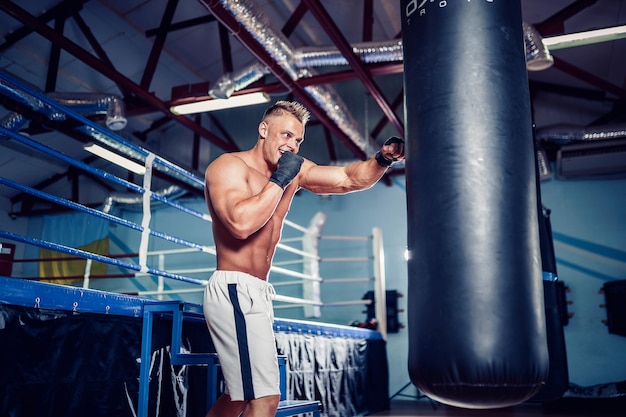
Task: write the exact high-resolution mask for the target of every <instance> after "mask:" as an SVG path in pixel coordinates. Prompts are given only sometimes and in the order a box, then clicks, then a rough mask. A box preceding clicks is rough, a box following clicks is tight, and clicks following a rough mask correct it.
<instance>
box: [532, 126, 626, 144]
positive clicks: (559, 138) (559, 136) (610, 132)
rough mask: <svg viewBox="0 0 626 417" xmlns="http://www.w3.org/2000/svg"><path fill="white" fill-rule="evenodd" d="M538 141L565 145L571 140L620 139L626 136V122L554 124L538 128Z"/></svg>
mask: <svg viewBox="0 0 626 417" xmlns="http://www.w3.org/2000/svg"><path fill="white" fill-rule="evenodd" d="M536 137H537V140H538V141H540V142H541V141H543V142H550V143H554V144H558V145H564V144H567V143H571V142H580V141H596V140H605V139H619V138H625V137H626V124H613V125H604V126H588V127H581V126H574V125H553V126H547V127H544V128H541V129H537V134H536Z"/></svg>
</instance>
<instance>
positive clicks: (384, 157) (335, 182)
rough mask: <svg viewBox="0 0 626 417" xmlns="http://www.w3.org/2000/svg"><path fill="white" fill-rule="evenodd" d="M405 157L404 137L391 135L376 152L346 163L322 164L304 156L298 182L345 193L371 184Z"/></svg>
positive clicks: (323, 190)
mask: <svg viewBox="0 0 626 417" xmlns="http://www.w3.org/2000/svg"><path fill="white" fill-rule="evenodd" d="M401 160H404V140H402V139H399V138H396V137H392V138H389V139H388V140H387V141H386V142H385V143H384V144H383V146H382V147H381V149H380V151H379V152H377V153H376V155H375V156H374V157H372V158H370V159H368V160H366V161H360V162H355V163H352V164H350V165H347V166H345V167H338V166H321V165H316V164H314V163H313V162H311V161H308V160H305V164H304V165H303V167H302V175H300V177H299V182H298V185H299V186H300V187H302V188H304V189H307V190H309V191H311V192H313V193H316V194H346V193H349V192H352V191H359V190H365V189H367V188H370V187H371V186H373V185H374V184H376V182H377V181H378V180H380V178H382V176H383V175H384V174H385V172H386V171H387V168H388V167H389V166H391V164H392V163H393V162H395V161H401Z"/></svg>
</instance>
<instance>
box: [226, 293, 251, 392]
mask: <svg viewBox="0 0 626 417" xmlns="http://www.w3.org/2000/svg"><path fill="white" fill-rule="evenodd" d="M228 295H229V296H230V302H231V303H232V305H233V311H234V314H235V329H236V331H237V346H238V347H239V362H240V366H241V381H242V385H243V398H244V400H252V399H254V386H253V383H252V368H251V366H250V352H249V348H248V337H247V330H246V320H245V318H244V314H243V311H241V306H240V305H239V298H238V297H237V284H228Z"/></svg>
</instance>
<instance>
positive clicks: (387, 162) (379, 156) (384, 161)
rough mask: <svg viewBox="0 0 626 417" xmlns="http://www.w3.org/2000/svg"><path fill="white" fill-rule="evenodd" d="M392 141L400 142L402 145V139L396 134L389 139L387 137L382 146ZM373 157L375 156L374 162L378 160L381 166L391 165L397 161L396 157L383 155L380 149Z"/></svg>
mask: <svg viewBox="0 0 626 417" xmlns="http://www.w3.org/2000/svg"><path fill="white" fill-rule="evenodd" d="M392 143H400V144H402V146H404V140H403V139H400V138H399V137H396V136H392V137H390V138H389V139H387V140H386V141H385V143H383V146H387V145H391V144H392ZM374 157H375V158H376V162H378V165H380V166H381V167H388V166H391V164H393V163H394V162H395V161H397V159H395V158H394V159H389V158H387V157H386V156H385V155H383V152H382V150H380V151H378V152H376V155H375V156H374Z"/></svg>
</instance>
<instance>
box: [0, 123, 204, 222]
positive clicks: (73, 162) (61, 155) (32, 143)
mask: <svg viewBox="0 0 626 417" xmlns="http://www.w3.org/2000/svg"><path fill="white" fill-rule="evenodd" d="M0 133H1V134H4V135H6V136H9V137H10V138H11V139H14V140H16V141H18V142H20V143H22V144H23V145H26V146H29V147H31V148H34V149H37V150H38V151H40V152H42V153H45V154H48V155H51V156H54V157H55V158H57V159H60V160H62V161H64V162H66V163H68V164H70V165H73V166H75V167H77V168H80V169H83V170H85V171H87V172H89V173H91V174H93V175H95V176H97V177H100V178H102V179H104V180H108V181H111V182H114V183H116V184H118V185H121V186H123V187H126V188H129V189H131V190H132V191H135V192H137V193H139V194H144V193H145V190H144V188H143V187H141V186H139V185H137V184H134V183H132V182H130V181H126V180H124V179H122V178H119V177H117V176H115V175H113V174H110V173H108V172H106V171H104V170H101V169H98V168H94V167H91V166H89V165H87V164H85V163H84V162H81V161H78V160H76V159H74V158H71V157H69V156H67V155H65V154H64V153H61V152H59V151H57V150H55V149H52V148H50V147H48V146H46V145H44V144H42V143H39V142H37V141H34V140H32V139H31V138H29V137H26V136H24V135H20V134H19V133H16V132H13V131H12V130H9V129H6V128H4V127H2V126H0ZM150 197H151V198H152V199H154V200H157V201H160V202H162V203H165V204H167V205H169V206H171V207H174V208H177V209H178V210H181V211H184V212H186V213H187V214H191V215H193V216H196V217H199V218H201V219H204V218H205V217H204V214H203V213H202V212H199V211H197V210H193V209H190V208H187V207H184V206H182V205H180V204H178V203H174V202H172V201H170V200H168V199H167V198H166V197H163V196H161V195H158V194H155V193H152V194H151V195H150Z"/></svg>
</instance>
